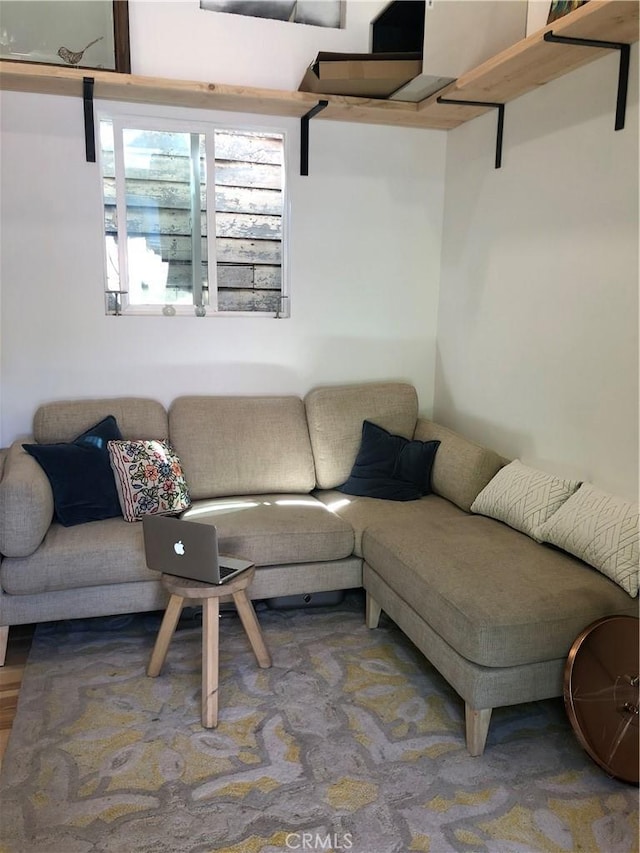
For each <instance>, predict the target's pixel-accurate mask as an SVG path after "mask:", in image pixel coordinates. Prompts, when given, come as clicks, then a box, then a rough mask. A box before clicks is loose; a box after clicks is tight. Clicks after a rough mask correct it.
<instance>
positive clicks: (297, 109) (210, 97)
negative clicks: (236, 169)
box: [0, 0, 640, 130]
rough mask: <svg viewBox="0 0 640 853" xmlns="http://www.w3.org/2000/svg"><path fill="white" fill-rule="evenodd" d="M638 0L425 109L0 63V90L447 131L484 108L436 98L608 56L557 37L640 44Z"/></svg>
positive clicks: (521, 54) (494, 96)
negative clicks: (88, 84)
mask: <svg viewBox="0 0 640 853" xmlns="http://www.w3.org/2000/svg"><path fill="white" fill-rule="evenodd" d="M639 5H640V4H639V2H638V0H589V2H588V3H586V4H585V5H584V6H581V7H580V8H578V9H576V10H575V11H574V12H571V13H570V14H569V15H566V16H565V17H564V18H560V19H559V20H558V21H556V22H555V23H554V24H552V25H550V26H548V27H544V28H543V29H541V30H539V31H538V32H536V33H533V34H532V35H531V36H529V37H528V38H526V39H523V40H522V41H520V42H518V43H517V44H515V45H513V46H512V47H510V48H508V49H507V50H505V51H502V53H499V54H498V55H496V56H494V57H492V58H491V59H489V60H488V61H487V62H485V63H483V64H482V65H480V66H478V67H477V68H474V69H473V70H471V71H468V72H467V73H466V74H464V75H463V76H462V77H460V78H459V79H458V80H456V82H455V83H452V84H451V85H450V86H448V87H447V88H446V89H442V90H441V91H440V92H438V93H437V94H436V95H432V96H431V97H430V98H427V99H426V100H424V101H422V102H421V103H419V104H413V103H407V102H404V101H390V100H379V99H375V98H356V97H350V96H345V95H316V94H312V93H308V92H286V91H281V90H277V89H255V88H251V87H248V86H231V85H226V84H218V83H205V82H197V81H189V80H169V79H164V78H160V77H142V76H139V75H134V74H119V73H116V72H114V71H98V70H93V69H81V68H68V67H65V66H55V65H37V64H30V63H25V62H11V61H9V60H2V61H1V62H0V89H7V90H11V91H17V92H37V93H40V94H51V95H74V96H77V97H82V94H83V89H82V80H83V77H85V76H88V77H93V79H94V81H95V83H94V97H95V98H97V99H105V100H113V101H130V102H137V103H147V104H163V105H166V106H184V107H198V108H205V109H216V110H230V111H234V112H248V113H255V114H260V115H275V116H294V117H297V118H300V117H302V116H304V115H305V114H306V113H307V112H308V111H309V110H310V109H311V108H312V107H314V106H315V105H316V104H317V103H318V100H319V99H323V100H327V101H328V102H329V104H328V106H327V108H326V109H324V110H323V111H322V112H321V113H319V114H318V117H317V119H316V120H325V119H328V120H334V121H347V122H355V123H365V124H387V125H396V126H399V127H418V128H432V129H437V130H447V129H449V128H452V127H456V126H457V125H459V124H462V123H463V122H465V121H469V120H470V119H473V118H475V117H476V116H478V115H480V114H481V113H483V112H486V108H485V107H468V106H462V107H458V106H451V105H446V104H438V103H437V101H436V98H437V96H438V95H442V96H446V97H447V98H451V97H453V98H460V99H465V100H481V101H495V102H500V103H506V102H507V101H510V100H513V99H514V98H517V97H519V96H520V95H523V94H525V93H526V92H529V91H530V90H531V89H534V88H536V87H538V86H542V85H544V83H548V82H549V81H550V80H553V79H555V78H556V77H560V76H562V75H563V74H566V73H568V72H569V71H572V70H573V69H574V68H578V67H579V66H580V65H584V64H586V63H588V62H592V61H593V60H595V59H598V58H600V57H601V56H603V55H605V54H606V53H609V52H610V51H609V50H603V49H599V48H598V49H594V48H587V47H577V46H575V45H558V44H549V43H548V42H545V41H544V39H543V36H544V33H545V31H548V30H553V32H554V33H555V34H557V35H563V36H572V37H577V38H591V39H598V40H602V41H615V42H625V43H631V42H635V41H638V10H639Z"/></svg>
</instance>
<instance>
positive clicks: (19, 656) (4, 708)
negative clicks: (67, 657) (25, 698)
mask: <svg viewBox="0 0 640 853" xmlns="http://www.w3.org/2000/svg"><path fill="white" fill-rule="evenodd" d="M34 630H35V625H15V626H14V627H12V628H10V629H9V642H8V644H7V657H6V661H5V665H4V666H2V667H0V767H1V766H2V759H3V758H4V753H5V750H6V748H7V742H8V740H9V733H10V732H11V726H12V725H13V721H14V719H15V716H16V709H17V707H18V695H19V693H20V685H21V684H22V676H23V675H24V668H25V664H26V662H27V656H28V655H29V649H30V648H31V640H32V637H33V632H34Z"/></svg>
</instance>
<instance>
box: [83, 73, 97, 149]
mask: <svg viewBox="0 0 640 853" xmlns="http://www.w3.org/2000/svg"><path fill="white" fill-rule="evenodd" d="M94 82H95V81H94V79H93V77H83V78H82V100H83V101H84V150H85V152H86V156H87V163H95V162H96V129H95V124H94V121H93V84H94Z"/></svg>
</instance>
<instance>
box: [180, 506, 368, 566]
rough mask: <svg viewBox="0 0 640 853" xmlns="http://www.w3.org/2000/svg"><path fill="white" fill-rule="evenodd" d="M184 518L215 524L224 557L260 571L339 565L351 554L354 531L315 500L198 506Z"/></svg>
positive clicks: (182, 516) (192, 508)
mask: <svg viewBox="0 0 640 853" xmlns="http://www.w3.org/2000/svg"><path fill="white" fill-rule="evenodd" d="M181 518H184V519H186V520H189V521H197V522H201V523H203V524H215V525H216V527H217V530H218V543H219V545H218V547H219V549H220V553H222V554H228V555H230V556H238V557H244V558H246V559H247V560H253V562H254V563H255V564H256V565H258V566H275V565H285V564H289V563H314V562H321V561H325V560H341V559H342V558H343V557H348V556H349V555H350V554H351V553H352V552H353V530H352V529H351V525H350V524H348V523H347V522H346V521H344V520H343V519H341V518H340V517H339V516H337V515H336V514H335V513H333V512H331V511H330V510H328V509H327V507H326V506H325V505H324V504H323V503H321V502H320V501H318V500H316V499H315V498H313V497H312V496H311V495H300V494H272V495H243V496H239V497H227V498H217V499H214V500H208V501H196V502H194V503H193V505H192V506H191V509H189V510H187V512H185V513H183V514H182V515H181Z"/></svg>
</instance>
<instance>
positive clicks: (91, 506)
mask: <svg viewBox="0 0 640 853" xmlns="http://www.w3.org/2000/svg"><path fill="white" fill-rule="evenodd" d="M121 438H122V435H121V433H120V429H119V428H118V424H117V422H116V419H115V418H114V417H113V415H108V416H107V417H106V418H104V419H103V420H101V421H100V422H99V423H97V424H95V425H94V426H92V427H91V428H90V429H88V430H87V431H86V432H83V433H82V435H79V436H78V437H77V438H74V440H73V441H71V442H68V443H63V442H60V443H58V444H23V445H22V446H23V447H24V449H25V450H26V451H27V453H29V454H30V455H31V456H33V458H34V459H35V460H36V461H37V462H38V463H39V465H40V467H41V468H42V469H43V471H44V472H45V474H46V475H47V477H48V478H49V482H50V483H51V490H52V492H53V504H54V507H55V511H56V521H58V522H60V524H62V525H63V527H73V526H74V525H76V524H84V523H85V522H87V521H100V520H101V519H103V518H114V517H115V516H118V515H122V511H121V509H120V501H119V499H118V492H117V489H116V484H115V480H114V478H113V471H112V470H111V463H110V462H109V451H108V449H107V442H108V441H111V440H116V439H121Z"/></svg>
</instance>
